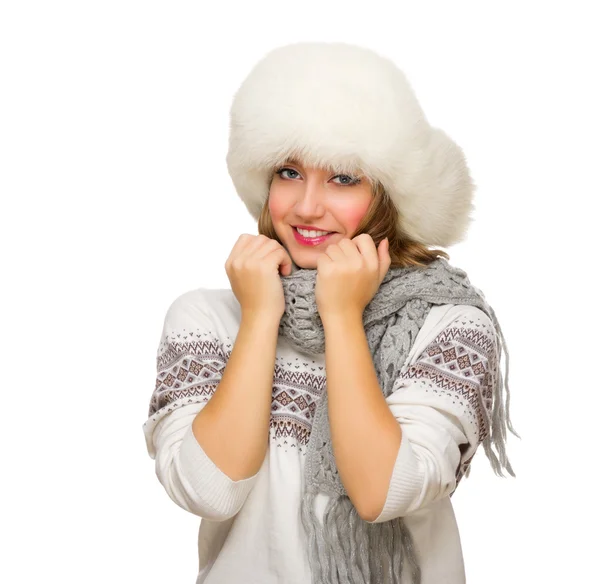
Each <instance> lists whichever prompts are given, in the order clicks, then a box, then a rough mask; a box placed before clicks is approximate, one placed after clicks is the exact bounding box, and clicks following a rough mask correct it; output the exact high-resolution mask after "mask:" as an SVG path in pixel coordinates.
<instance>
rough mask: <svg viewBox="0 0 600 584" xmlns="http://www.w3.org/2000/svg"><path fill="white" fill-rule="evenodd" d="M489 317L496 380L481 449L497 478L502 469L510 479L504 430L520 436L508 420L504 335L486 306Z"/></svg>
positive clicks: (507, 355)
mask: <svg viewBox="0 0 600 584" xmlns="http://www.w3.org/2000/svg"><path fill="white" fill-rule="evenodd" d="M488 308H489V311H490V315H491V317H492V321H493V323H494V327H495V328H496V331H497V333H498V337H499V338H500V343H499V344H498V379H494V383H493V385H494V397H493V402H494V405H493V408H492V423H491V430H490V433H489V435H488V436H487V437H486V438H485V440H483V449H484V452H485V454H486V456H487V457H488V459H489V461H490V463H491V465H492V468H493V470H494V472H495V474H496V475H497V476H501V477H505V475H504V474H503V473H502V469H503V468H504V469H505V470H506V471H507V472H508V474H510V475H511V476H512V477H515V478H516V474H515V472H514V470H513V468H512V465H511V464H510V461H509V459H508V456H507V455H506V439H507V433H506V429H507V428H508V430H510V432H511V433H512V434H514V435H515V436H516V437H517V438H519V439H521V436H519V434H518V433H517V432H516V431H515V429H514V428H513V425H512V422H511V420H510V389H509V386H508V373H509V353H508V347H507V345H506V340H505V338H504V334H503V333H502V328H501V327H500V323H499V322H498V319H497V318H496V313H495V312H494V309H493V308H492V307H491V306H489V305H488ZM502 349H504V352H505V361H506V375H505V376H503V375H502V371H501V367H500V363H501V359H502ZM503 389H506V403H505V401H504V395H503ZM492 445H493V446H495V447H496V451H497V452H498V455H496V453H495V452H494V451H493V450H492ZM470 470H471V469H470V467H469V468H468V469H467V472H466V473H465V474H466V476H468V475H469V473H470Z"/></svg>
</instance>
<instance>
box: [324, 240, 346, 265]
mask: <svg viewBox="0 0 600 584" xmlns="http://www.w3.org/2000/svg"><path fill="white" fill-rule="evenodd" d="M325 255H327V256H329V257H330V258H331V259H332V260H334V261H343V260H345V259H346V257H347V254H346V253H345V252H344V251H343V250H342V248H341V246H340V244H338V243H334V244H332V245H330V246H328V247H327V249H326V250H325Z"/></svg>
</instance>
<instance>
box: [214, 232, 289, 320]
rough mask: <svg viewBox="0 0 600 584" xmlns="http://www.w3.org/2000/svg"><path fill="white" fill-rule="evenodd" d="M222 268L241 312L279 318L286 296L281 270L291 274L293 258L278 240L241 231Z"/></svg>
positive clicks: (283, 273)
mask: <svg viewBox="0 0 600 584" xmlns="http://www.w3.org/2000/svg"><path fill="white" fill-rule="evenodd" d="M225 271H226V272H227V277H228V278H229V282H230V283H231V289H232V291H233V293H234V294H235V297H236V298H237V300H238V302H239V303H240V306H241V307H242V315H249V316H260V317H262V316H267V317H271V316H272V317H273V318H276V319H280V318H281V316H282V315H283V313H284V312H285V298H284V295H283V286H282V285H281V278H280V274H281V275H283V276H289V275H290V274H291V272H292V259H291V258H290V255H289V254H288V252H287V250H286V249H285V248H284V247H283V246H282V245H281V244H280V243H279V242H278V241H276V240H275V239H271V238H270V237H267V236H266V235H262V234H261V235H250V234H248V233H242V235H240V237H239V238H238V240H237V242H236V243H235V245H234V246H233V248H232V250H231V253H230V254H229V257H228V258H227V261H226V262H225Z"/></svg>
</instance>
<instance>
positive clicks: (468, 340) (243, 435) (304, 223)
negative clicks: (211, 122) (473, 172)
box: [144, 43, 517, 584]
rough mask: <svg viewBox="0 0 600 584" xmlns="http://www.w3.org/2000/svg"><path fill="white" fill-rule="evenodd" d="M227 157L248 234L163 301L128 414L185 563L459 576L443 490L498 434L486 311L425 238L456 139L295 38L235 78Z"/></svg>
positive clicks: (248, 569) (447, 494)
mask: <svg viewBox="0 0 600 584" xmlns="http://www.w3.org/2000/svg"><path fill="white" fill-rule="evenodd" d="M227 163H228V168H229V172H230V174H231V177H232V179H233V182H234V185H235V188H236V191H237V193H238V195H239V196H240V198H241V199H242V201H243V202H244V204H245V205H246V207H247V209H248V211H249V212H250V213H251V214H252V216H253V217H254V218H255V219H257V220H258V231H259V234H258V235H256V236H254V235H250V234H242V235H241V236H240V237H239V239H238V240H237V242H236V244H235V245H234V247H233V249H232V250H231V253H230V255H229V257H228V259H227V262H226V264H225V269H226V272H227V275H228V277H229V280H230V282H231V290H229V289H225V290H211V289H205V288H201V289H197V290H192V291H189V292H187V293H185V294H182V295H181V296H179V297H178V298H177V299H175V301H174V302H173V303H172V305H171V306H170V308H169V310H168V312H167V315H166V318H165V324H164V330H163V336H162V340H161V343H160V346H159V349H158V356H157V381H156V388H155V390H154V393H153V394H152V398H151V403H150V411H149V417H148V420H147V421H146V423H145V424H144V432H145V436H146V440H147V446H148V452H149V454H150V456H151V457H152V458H154V459H155V460H156V472H157V476H158V478H159V480H160V482H161V483H162V485H163V486H164V488H165V490H166V491H167V493H168V495H169V496H170V497H171V499H173V501H174V502H175V503H176V504H178V505H179V506H181V507H182V508H184V509H186V510H187V511H189V512H190V513H194V514H195V515H197V516H199V517H201V518H202V519H203V520H202V521H201V523H200V532H199V539H198V550H199V564H200V566H199V574H198V578H197V583H200V582H203V583H207V584H222V583H227V584H230V583H231V584H237V583H241V582H244V583H245V584H251V583H256V584H271V583H273V584H275V583H285V584H310V583H313V584H315V583H331V584H337V583H343V584H350V583H351V584H379V583H384V582H385V583H389V584H394V583H404V584H408V583H421V584H439V583H440V582H445V583H447V584H459V583H462V582H464V581H465V569H464V564H463V557H462V550H461V545H460V537H459V533H458V528H457V523H456V520H455V517H454V513H453V508H452V504H451V501H450V499H451V496H452V494H453V493H454V491H455V490H456V488H457V486H458V484H459V482H460V480H461V478H462V477H463V476H464V475H465V474H468V470H469V465H470V462H471V460H472V459H473V456H474V455H475V453H476V451H477V450H478V447H479V445H480V444H483V448H484V450H485V452H486V454H487V455H488V457H489V459H490V461H491V463H492V466H493V468H494V470H495V471H496V473H497V474H499V475H501V476H504V475H502V468H504V469H506V470H507V471H508V472H509V474H511V475H512V476H515V475H514V472H513V470H512V468H511V466H510V463H509V461H508V459H507V457H506V452H505V443H504V442H505V439H506V427H508V428H509V429H510V430H511V431H512V432H513V433H514V434H515V435H517V434H516V432H514V430H513V429H512V427H511V424H510V419H509V413H508V405H509V401H508V398H509V392H508V384H507V383H506V403H505V402H504V396H503V389H504V384H503V376H502V374H501V372H500V358H501V354H502V346H503V343H504V338H503V336H502V332H501V330H500V327H499V324H498V321H497V319H496V317H495V314H494V311H493V310H492V308H491V307H490V306H489V305H488V303H487V302H486V300H485V297H484V295H483V293H482V292H481V291H480V290H479V289H477V288H475V287H474V286H472V285H471V283H470V282H469V279H468V277H467V275H466V273H465V272H464V271H463V270H461V269H459V268H456V267H453V266H451V265H450V264H449V262H448V261H447V260H448V259H449V256H448V254H447V253H446V252H444V251H442V250H440V249H435V248H434V247H433V246H436V245H437V246H449V245H452V244H453V243H456V242H458V241H461V240H462V239H464V237H465V234H466V231H467V227H468V224H469V222H470V216H469V214H470V212H471V210H472V208H473V204H472V196H473V190H474V186H473V183H472V181H471V178H470V175H469V172H468V169H467V165H466V162H465V159H464V156H463V154H462V151H461V150H460V148H459V147H458V146H457V145H455V144H454V143H453V142H452V141H451V140H450V139H449V138H448V137H447V136H446V135H445V134H444V133H443V132H441V131H440V130H438V129H436V128H433V127H431V126H430V125H429V124H428V122H427V120H426V118H425V116H424V114H423V112H422V111H421V109H420V107H419V104H418V102H417V100H416V98H415V96H414V94H413V92H412V90H411V88H410V86H409V84H408V82H407V81H406V79H405V77H404V75H403V74H402V72H401V71H400V70H399V69H397V68H396V66H395V65H394V64H393V63H391V62H390V61H389V60H387V59H385V58H383V57H381V56H379V55H377V54H375V53H373V52H372V51H369V50H367V49H364V48H360V47H356V46H352V45H347V44H342V43H298V44H293V45H288V46H285V47H280V48H278V49H276V50H274V51H271V52H270V53H269V54H268V55H267V56H266V57H265V58H264V59H263V60H262V61H260V62H259V63H258V64H257V65H256V66H255V68H254V69H253V71H252V72H251V73H250V75H249V76H248V77H247V79H246V80H245V81H244V83H243V84H242V86H241V87H240V89H239V90H238V92H237V94H236V96H235V98H234V102H233V106H232V108H231V134H230V143H229V153H228V156H227ZM506 363H507V367H508V353H507V355H506ZM507 372H508V370H507ZM507 381H508V376H506V382H507ZM492 446H494V447H495V449H496V452H495V451H494V450H493V449H492Z"/></svg>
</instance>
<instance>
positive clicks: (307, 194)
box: [295, 180, 326, 223]
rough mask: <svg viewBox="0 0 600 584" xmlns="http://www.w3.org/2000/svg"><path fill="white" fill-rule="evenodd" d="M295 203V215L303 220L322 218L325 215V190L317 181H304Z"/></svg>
mask: <svg viewBox="0 0 600 584" xmlns="http://www.w3.org/2000/svg"><path fill="white" fill-rule="evenodd" d="M304 185H305V187H304V189H301V190H300V193H299V195H298V197H299V198H298V201H297V202H296V209H295V211H296V215H298V217H302V218H304V219H309V221H308V222H309V223H310V219H313V218H318V217H322V216H323V214H324V213H325V194H326V193H325V189H324V188H323V185H322V184H321V183H320V182H319V181H318V180H312V181H311V180H306V181H305V182H304Z"/></svg>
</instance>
